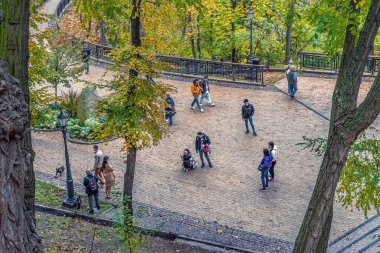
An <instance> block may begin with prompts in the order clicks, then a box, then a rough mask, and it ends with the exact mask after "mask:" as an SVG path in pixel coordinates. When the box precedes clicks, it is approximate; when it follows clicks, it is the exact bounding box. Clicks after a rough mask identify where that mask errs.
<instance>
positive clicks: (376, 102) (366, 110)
mask: <svg viewBox="0 0 380 253" xmlns="http://www.w3.org/2000/svg"><path fill="white" fill-rule="evenodd" d="M379 113H380V73H378V74H377V76H376V79H375V81H374V82H373V85H372V87H371V89H370V90H369V92H368V94H367V97H366V98H365V100H364V101H363V102H362V103H361V104H360V105H359V106H358V107H357V108H356V110H355V111H353V112H352V113H351V114H350V116H349V117H348V119H347V125H348V131H353V132H354V133H356V134H359V133H360V132H362V131H364V130H365V129H366V128H368V127H369V126H370V125H371V124H372V123H373V122H374V121H375V119H376V118H377V117H378V115H379Z"/></svg>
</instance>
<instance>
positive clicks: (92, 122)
mask: <svg viewBox="0 0 380 253" xmlns="http://www.w3.org/2000/svg"><path fill="white" fill-rule="evenodd" d="M101 126H102V123H101V122H100V120H99V119H98V118H89V119H86V120H85V121H84V124H83V125H81V124H80V122H79V120H78V119H69V120H68V122H67V130H68V132H69V133H70V136H71V137H76V138H83V139H87V140H92V139H93V138H94V137H93V136H92V134H93V133H94V131H95V130H96V129H97V128H99V127H101Z"/></svg>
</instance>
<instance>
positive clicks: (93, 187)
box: [83, 170, 100, 214]
mask: <svg viewBox="0 0 380 253" xmlns="http://www.w3.org/2000/svg"><path fill="white" fill-rule="evenodd" d="M86 174H87V176H85V177H84V179H83V185H84V186H85V187H86V193H87V197H88V205H89V209H90V214H91V213H94V203H93V202H94V199H95V206H96V208H97V209H98V210H99V209H100V205H99V185H98V178H97V177H96V176H94V175H93V174H92V172H91V170H86Z"/></svg>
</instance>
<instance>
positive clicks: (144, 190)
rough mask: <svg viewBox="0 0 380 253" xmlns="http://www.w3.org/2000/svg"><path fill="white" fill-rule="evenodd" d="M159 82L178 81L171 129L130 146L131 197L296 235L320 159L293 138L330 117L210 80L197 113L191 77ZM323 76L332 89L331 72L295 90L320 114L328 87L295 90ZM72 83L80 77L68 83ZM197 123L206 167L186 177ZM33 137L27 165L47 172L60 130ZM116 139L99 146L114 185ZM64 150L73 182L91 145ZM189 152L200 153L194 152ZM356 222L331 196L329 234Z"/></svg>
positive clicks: (317, 129) (57, 155)
mask: <svg viewBox="0 0 380 253" xmlns="http://www.w3.org/2000/svg"><path fill="white" fill-rule="evenodd" d="M102 71H103V70H102V69H99V68H92V74H90V75H89V76H85V78H86V79H87V80H88V81H98V80H100V78H101V76H102V73H103V72H102ZM162 81H164V82H166V83H169V84H171V85H173V86H175V87H176V88H177V93H176V94H173V95H172V97H173V98H174V100H175V102H176V109H177V114H176V116H175V118H174V125H173V126H172V128H171V133H169V134H168V136H166V137H165V138H164V139H163V140H162V141H161V143H160V145H159V146H157V147H153V148H150V149H146V150H143V151H141V152H139V153H138V157H137V168H136V176H135V184H134V199H135V200H138V201H140V202H143V203H146V204H150V205H153V206H157V207H160V208H165V209H168V210H171V211H174V212H178V213H182V214H185V215H189V216H194V217H197V218H200V219H204V220H207V221H215V222H218V223H219V224H223V225H227V226H230V227H234V228H239V229H242V230H245V231H250V232H255V233H258V234H262V235H266V236H270V237H275V238H279V239H283V240H287V241H294V240H295V238H296V236H297V233H298V230H299V227H300V225H301V223H302V219H303V216H304V213H305V210H306V208H307V205H308V201H309V199H310V196H311V193H312V190H313V187H314V184H315V180H316V177H317V174H318V170H319V166H320V163H321V158H320V157H316V156H315V155H314V154H313V153H311V152H309V151H307V150H303V149H302V148H301V147H300V146H297V145H296V144H297V143H299V142H301V141H302V136H304V135H306V136H308V137H326V135H327V131H328V123H329V122H328V121H326V120H325V119H323V118H322V117H320V116H318V115H316V114H315V113H314V112H312V111H310V110H309V109H307V108H305V107H304V106H303V105H301V104H300V103H298V102H297V101H295V100H290V99H289V98H288V96H286V95H285V94H283V93H282V92H279V91H278V90H276V89H275V88H273V87H268V88H252V89H239V88H231V87H222V86H216V85H212V86H211V92H212V97H213V100H214V101H215V103H216V106H215V107H208V106H207V105H206V106H204V108H205V112H204V113H201V112H198V111H193V110H191V109H190V103H191V101H192V97H191V93H190V83H191V82H189V81H186V82H185V81H175V80H162ZM321 82H323V83H326V85H327V83H328V85H331V86H332V87H333V85H334V82H335V80H333V79H331V80H330V79H319V78H308V77H300V78H299V83H300V85H299V86H300V92H299V93H298V94H297V97H298V98H299V99H300V100H301V99H302V100H303V102H304V103H308V104H310V106H312V107H315V109H317V110H321V112H322V113H327V114H326V116H328V106H329V103H330V97H331V94H332V93H331V94H329V93H328V90H327V89H324V91H326V94H322V95H321V92H320V89H309V88H307V87H308V86H307V85H305V89H304V90H302V85H303V83H308V84H313V85H319V84H320V83H321ZM283 86H284V82H282V81H281V82H279V83H278V87H279V88H280V89H283ZM80 87H82V85H77V86H74V88H77V89H79V88H80ZM315 91H316V94H315V95H312V93H313V92H315ZM99 93H100V94H101V95H102V94H105V93H106V92H105V91H100V92H99ZM317 93H318V94H317ZM244 98H248V99H250V100H251V101H253V103H254V105H255V110H256V113H255V118H254V120H255V126H256V131H257V134H258V136H257V137H255V136H253V135H246V134H245V128H244V122H243V121H242V119H241V115H240V113H241V104H242V101H243V99H244ZM324 108H327V109H324ZM377 123H378V121H377ZM376 126H377V128H376V129H375V130H374V131H375V132H377V133H378V129H379V127H378V126H379V124H375V127H376ZM198 131H204V132H205V133H206V134H208V135H209V137H210V138H211V142H212V153H211V159H212V161H213V165H214V167H213V168H211V169H210V168H209V167H207V166H206V168H205V169H200V168H198V169H196V170H195V171H191V172H190V174H189V175H185V174H184V173H183V171H182V170H181V160H180V155H181V153H182V151H183V149H184V148H186V147H188V148H190V150H191V151H192V152H194V139H195V135H196V133H197V132H198ZM32 137H33V147H34V150H35V152H36V160H35V170H37V171H43V172H46V173H49V174H54V173H55V168H56V167H57V166H58V165H63V164H64V156H63V154H64V152H63V141H62V136H61V133H60V132H33V135H32ZM270 140H273V141H274V142H275V144H276V145H277V146H278V162H277V165H276V179H275V181H274V182H273V183H270V185H269V189H268V191H267V192H259V188H260V186H261V184H260V182H261V181H260V174H259V171H258V170H257V166H258V164H259V162H260V159H261V157H262V149H263V148H264V147H266V146H267V143H268V141H270ZM121 147H122V140H120V139H119V140H115V141H112V142H109V143H105V144H101V145H100V148H101V150H103V152H104V153H105V154H107V155H108V156H110V163H111V164H112V165H113V166H114V167H115V169H116V170H115V172H116V176H117V182H118V185H117V187H118V188H119V189H121V188H122V180H123V173H124V171H125V168H124V167H125V165H124V164H123V161H124V160H125V156H126V155H125V154H124V153H122V152H120V150H121ZM69 152H70V160H71V167H72V171H73V177H74V180H75V181H76V182H81V181H82V179H83V177H84V175H85V170H86V169H87V168H92V166H93V154H92V147H91V146H86V145H78V144H72V143H69ZM194 153H195V152H194ZM194 155H195V158H196V159H197V160H198V161H199V156H197V154H194ZM363 220H364V217H363V214H362V213H360V212H358V211H355V210H354V211H351V210H346V209H344V208H342V207H341V206H340V204H339V203H336V204H335V210H334V221H333V225H332V233H331V239H334V238H336V237H337V236H339V235H341V234H343V233H344V232H346V231H348V230H349V229H351V228H352V227H354V226H356V225H358V224H359V223H360V222H362V221H363Z"/></svg>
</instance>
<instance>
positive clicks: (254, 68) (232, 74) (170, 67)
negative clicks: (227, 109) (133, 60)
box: [84, 42, 266, 84]
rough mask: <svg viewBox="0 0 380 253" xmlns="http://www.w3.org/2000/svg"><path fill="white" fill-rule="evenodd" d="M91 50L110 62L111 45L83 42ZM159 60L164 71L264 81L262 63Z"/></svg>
mask: <svg viewBox="0 0 380 253" xmlns="http://www.w3.org/2000/svg"><path fill="white" fill-rule="evenodd" d="M84 43H85V44H86V46H87V47H88V48H89V49H90V50H91V56H92V57H93V58H94V59H95V60H97V61H106V62H109V63H110V64H112V58H111V57H109V53H110V52H111V51H112V50H114V48H112V47H108V46H103V45H99V44H95V43H91V42H84ZM156 57H157V59H158V60H159V61H160V62H164V63H167V64H166V66H165V69H164V70H165V71H167V72H172V73H178V74H189V75H209V76H213V77H220V78H223V79H227V80H232V81H245V82H251V83H257V84H263V83H264V69H265V68H266V66H264V65H251V64H239V63H231V62H219V61H210V60H198V59H191V58H184V57H174V56H166V55H157V56H156Z"/></svg>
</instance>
